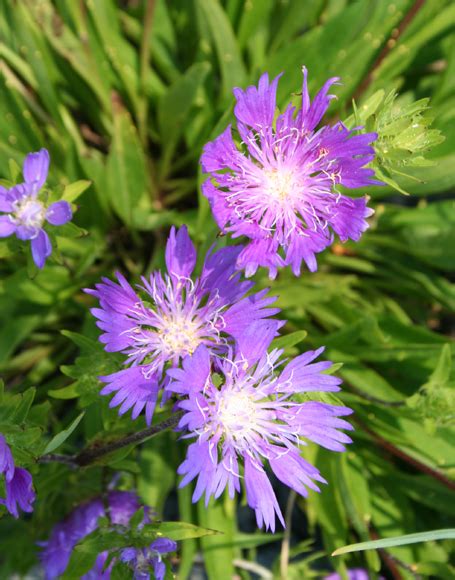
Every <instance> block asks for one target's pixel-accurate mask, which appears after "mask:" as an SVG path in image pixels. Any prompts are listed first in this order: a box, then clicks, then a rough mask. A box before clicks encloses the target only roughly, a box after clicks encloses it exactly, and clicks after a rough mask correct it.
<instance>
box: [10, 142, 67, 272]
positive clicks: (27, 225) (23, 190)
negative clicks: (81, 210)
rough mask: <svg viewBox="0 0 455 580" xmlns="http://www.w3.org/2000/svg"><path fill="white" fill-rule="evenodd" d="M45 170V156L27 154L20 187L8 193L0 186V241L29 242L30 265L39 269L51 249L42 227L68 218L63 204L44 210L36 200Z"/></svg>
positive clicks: (46, 158)
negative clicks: (15, 240)
mask: <svg viewBox="0 0 455 580" xmlns="http://www.w3.org/2000/svg"><path fill="white" fill-rule="evenodd" d="M48 170H49V153H48V152H47V150H46V149H41V150H40V151H38V152H37V153H29V154H28V155H27V157H26V158H25V161H24V166H23V174H24V180H25V181H24V183H21V184H19V185H15V186H14V187H12V188H11V189H5V188H4V187H1V186H0V212H4V214H3V215H0V238H6V237H8V236H11V235H12V234H16V237H17V238H18V239H19V240H30V242H31V247H32V256H33V261H34V262H35V264H36V265H37V266H38V268H42V267H43V266H44V264H45V262H46V259H47V258H48V257H49V256H50V255H51V252H52V246H51V242H50V239H49V236H48V235H47V233H46V231H45V230H44V229H43V226H44V223H45V222H48V223H50V224H51V225H54V226H61V225H63V224H66V223H67V222H69V221H70V220H71V218H72V211H71V206H70V204H69V203H68V202H67V201H63V200H62V201H56V202H55V203H51V204H50V205H49V206H48V207H46V205H45V203H44V202H43V201H41V200H40V199H39V197H38V195H39V192H40V190H41V188H42V187H43V185H44V183H45V181H46V178H47V173H48Z"/></svg>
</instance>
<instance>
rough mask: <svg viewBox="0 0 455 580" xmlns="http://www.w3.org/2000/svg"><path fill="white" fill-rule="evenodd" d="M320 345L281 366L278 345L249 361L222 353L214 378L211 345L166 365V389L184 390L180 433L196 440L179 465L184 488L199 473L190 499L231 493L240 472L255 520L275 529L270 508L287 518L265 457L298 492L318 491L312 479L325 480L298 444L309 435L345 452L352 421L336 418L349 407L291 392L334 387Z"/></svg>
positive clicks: (335, 380) (337, 381)
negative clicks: (172, 365) (174, 365)
mask: <svg viewBox="0 0 455 580" xmlns="http://www.w3.org/2000/svg"><path fill="white" fill-rule="evenodd" d="M323 350H324V349H323V348H320V349H318V350H316V351H310V352H307V353H305V354H302V355H300V356H298V357H297V358H295V359H294V360H292V361H291V362H289V363H288V364H287V365H286V366H285V367H284V368H282V369H280V367H282V366H283V361H280V356H281V354H282V351H280V350H273V351H272V352H271V353H266V354H265V355H263V356H262V358H261V359H260V360H259V361H257V359H256V360H253V361H251V360H250V359H249V358H248V355H245V353H242V356H238V355H237V356H231V357H230V356H226V357H225V358H224V360H223V361H222V362H220V363H219V365H218V366H219V368H218V369H217V375H216V379H215V380H214V379H213V377H212V375H211V365H210V356H209V352H208V350H207V348H206V347H205V346H204V345H202V346H200V347H198V349H197V350H196V352H195V353H194V355H193V356H192V357H191V358H190V357H188V358H187V359H186V360H185V361H184V362H183V369H171V370H169V371H168V374H169V375H170V377H171V378H172V379H173V381H172V382H171V384H170V385H169V389H170V390H171V391H174V392H175V393H177V394H179V395H180V396H181V397H183V398H182V400H181V401H179V403H178V405H179V407H180V409H182V410H184V411H185V414H184V416H183V417H182V419H181V420H180V423H179V427H180V429H182V430H184V433H186V435H185V437H194V438H195V439H196V441H195V442H193V443H192V444H191V445H190V446H189V448H188V452H187V456H186V459H185V461H184V462H183V463H182V464H181V465H180V467H179V469H178V473H179V474H180V475H183V476H184V477H183V480H182V482H181V484H180V486H181V487H183V486H185V485H187V484H188V483H189V482H190V481H192V480H193V479H195V478H197V484H196V488H195V491H194V494H193V501H194V502H196V501H198V500H199V498H200V497H201V496H202V494H203V493H205V501H206V504H207V503H208V501H209V499H210V496H212V495H213V496H214V497H215V498H217V497H219V496H220V495H221V494H222V493H223V491H224V490H225V488H226V487H227V488H228V490H229V495H230V497H234V495H235V492H236V491H237V492H240V481H241V479H243V480H244V482H245V488H246V497H247V502H248V505H249V506H250V507H251V508H253V509H254V510H255V512H256V520H257V524H258V526H259V527H262V525H263V524H265V528H266V529H270V530H272V531H275V514H276V515H277V516H278V518H279V520H280V521H281V523H282V524H283V526H284V520H283V516H282V514H281V511H280V507H279V505H278V502H277V499H276V496H275V493H274V491H273V488H272V485H271V483H270V480H269V478H268V476H267V473H266V471H265V469H264V467H265V465H264V464H265V463H268V465H269V466H270V468H271V470H272V471H273V473H274V474H275V475H276V477H277V478H278V479H279V480H280V481H281V482H282V483H284V484H285V485H287V486H289V487H290V488H292V489H293V490H295V491H296V492H297V493H299V494H300V495H303V496H306V495H307V488H310V489H312V490H315V491H319V488H318V486H317V485H316V483H315V482H322V483H326V482H325V480H324V479H323V478H322V476H321V474H320V473H319V471H318V470H317V469H316V467H314V466H312V465H311V464H309V463H308V462H307V461H305V460H304V459H303V458H302V457H301V455H300V447H301V446H302V445H306V440H308V441H313V442H314V443H317V444H318V445H321V446H322V447H325V448H326V449H330V450H332V451H344V450H345V447H344V445H345V444H346V443H350V442H351V439H350V438H349V437H348V436H347V435H346V434H345V433H343V432H342V431H340V429H345V430H351V429H352V427H351V425H350V424H349V423H348V422H347V421H345V420H343V419H340V417H342V416H344V415H349V414H351V413H352V411H351V409H348V408H347V407H341V406H334V405H329V404H326V403H320V402H316V401H307V402H304V403H302V402H298V401H297V400H295V399H296V397H294V396H295V395H297V394H300V393H307V392H311V391H321V392H325V391H338V390H339V384H340V382H341V380H340V379H338V378H337V377H334V376H332V375H328V374H324V372H323V371H326V370H327V369H328V368H330V366H331V364H332V363H330V362H327V361H326V362H316V363H314V362H313V361H314V360H315V359H316V357H318V356H319V355H320V354H321V353H322V352H323ZM293 399H294V400H293ZM242 466H243V476H242V469H241V468H242Z"/></svg>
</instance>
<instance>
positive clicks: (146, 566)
mask: <svg viewBox="0 0 455 580" xmlns="http://www.w3.org/2000/svg"><path fill="white" fill-rule="evenodd" d="M176 549H177V544H176V542H174V541H173V540H170V539H169V538H158V539H157V540H155V541H154V542H152V543H151V544H150V546H149V547H148V548H142V549H135V548H127V549H126V550H123V551H122V553H121V554H120V559H121V560H122V562H125V563H127V564H129V565H130V566H131V567H132V568H133V570H134V580H149V578H150V567H152V568H153V572H154V575H155V576H154V577H155V579H156V580H163V579H164V575H165V573H166V565H165V564H164V562H163V560H162V556H163V555H165V554H168V553H169V552H175V550H176Z"/></svg>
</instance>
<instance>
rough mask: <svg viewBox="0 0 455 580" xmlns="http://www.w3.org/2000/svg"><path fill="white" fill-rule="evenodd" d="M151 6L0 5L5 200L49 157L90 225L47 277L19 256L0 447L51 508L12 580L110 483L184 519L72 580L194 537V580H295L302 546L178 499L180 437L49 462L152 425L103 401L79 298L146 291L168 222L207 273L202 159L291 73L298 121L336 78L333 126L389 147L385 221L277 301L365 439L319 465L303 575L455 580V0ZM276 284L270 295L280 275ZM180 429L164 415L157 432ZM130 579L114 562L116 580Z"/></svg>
mask: <svg viewBox="0 0 455 580" xmlns="http://www.w3.org/2000/svg"><path fill="white" fill-rule="evenodd" d="M147 4H149V3H148V2H142V1H132V0H131V1H130V0H126V1H124V2H115V1H114V0H87V1H80V2H65V1H64V0H40V1H39V2H38V1H36V0H23V1H21V2H14V1H13V0H6V1H5V2H3V3H0V178H1V181H0V183H1V184H2V185H6V186H7V185H9V184H10V183H16V182H18V181H20V180H21V163H22V161H23V158H24V155H25V154H26V153H28V152H30V151H36V150H38V149H39V148H40V147H46V148H47V149H49V151H50V154H51V167H50V174H49V179H48V183H47V185H46V187H47V189H46V194H47V195H48V196H49V197H48V199H49V200H50V201H54V200H57V199H65V200H67V201H68V202H70V203H71V204H73V208H74V210H75V219H74V221H73V222H72V223H71V224H67V225H66V226H63V227H60V228H52V227H49V229H48V231H49V233H50V235H51V236H52V240H53V243H54V244H56V245H57V246H58V252H55V253H53V256H52V258H51V260H50V261H49V263H48V264H47V265H46V267H45V268H44V270H43V271H41V272H37V271H36V269H32V268H30V269H29V271H27V260H29V258H28V256H29V250H28V247H27V246H26V245H24V244H23V243H21V242H19V241H18V240H16V239H10V238H7V239H1V240H0V313H1V314H0V319H1V324H0V372H1V374H2V378H3V379H4V381H5V384H6V388H5V389H4V390H2V391H1V395H0V433H2V434H4V435H5V438H6V440H7V442H8V444H9V445H10V446H11V448H12V452H13V455H14V459H15V461H16V462H17V463H18V465H21V466H24V467H26V468H27V469H29V470H30V471H31V472H32V474H33V477H34V485H35V488H36V491H37V497H38V500H37V502H36V505H35V511H34V513H33V515H32V516H30V518H29V519H28V520H26V521H25V520H20V521H17V522H16V521H12V520H11V519H10V518H9V517H8V516H7V515H4V514H6V511H5V509H4V508H3V507H0V509H1V514H0V517H1V521H0V536H1V541H2V548H3V549H2V554H1V556H0V561H1V564H0V569H1V571H2V577H5V578H7V577H10V576H13V574H17V573H19V574H21V575H23V576H25V575H26V574H27V573H29V571H30V569H31V568H32V567H33V566H36V565H37V550H36V549H35V546H36V542H37V541H39V540H43V539H45V538H47V537H48V536H49V532H50V529H51V528H52V526H53V525H55V524H56V523H57V522H58V521H61V520H62V519H64V518H65V517H66V516H67V515H68V514H69V513H70V512H71V510H72V509H73V508H74V506H76V505H78V504H80V503H81V502H83V501H85V500H87V499H89V498H93V497H95V496H100V495H102V493H103V492H104V491H105V490H106V487H107V486H108V485H109V483H110V482H111V481H112V480H113V479H115V481H116V482H117V484H118V486H119V488H121V489H133V488H134V489H138V492H139V494H140V496H141V499H142V500H143V502H144V503H145V504H146V505H150V506H151V507H152V508H154V509H155V510H156V512H157V514H158V517H159V518H160V519H163V520H164V519H165V517H166V518H167V515H165V514H167V513H168V511H169V513H172V516H171V518H172V519H179V520H180V521H179V523H174V522H167V521H162V522H160V521H159V522H158V523H152V524H147V525H146V526H145V527H144V528H142V530H138V529H137V528H134V531H133V532H131V530H130V531H126V530H123V529H122V530H120V529H112V528H111V527H109V526H108V525H107V524H106V525H102V526H101V527H100V529H99V530H98V531H96V532H94V533H93V534H91V535H90V536H88V537H87V538H86V539H85V540H84V541H82V542H81V543H79V544H78V546H77V548H76V549H75V551H74V552H73V555H72V559H71V563H70V567H69V568H68V570H67V572H66V576H65V577H67V578H76V577H80V576H81V575H82V574H84V573H85V572H86V571H87V570H89V569H90V568H91V566H92V565H93V562H94V560H95V558H96V555H97V554H98V553H99V550H100V549H109V550H111V551H112V553H118V551H119V550H121V549H122V548H123V547H126V546H130V545H146V544H147V543H150V542H151V541H152V540H153V539H155V538H156V537H158V535H159V534H162V536H164V537H172V538H174V539H176V540H178V541H179V552H178V555H177V556H176V557H175V558H173V560H172V567H173V569H174V571H177V570H178V573H179V577H181V578H182V579H184V578H190V577H191V576H190V575H191V572H192V570H193V571H194V570H197V568H198V567H199V568H200V567H201V566H203V567H204V570H205V572H206V573H207V575H208V577H209V578H210V580H212V579H214V580H217V579H218V578H228V577H231V576H234V575H238V576H239V577H241V578H242V580H243V579H245V580H246V579H247V578H249V577H252V574H253V573H254V571H256V572H258V570H259V573H261V572H262V574H264V570H263V569H261V568H259V569H258V568H257V566H258V565H259V566H261V565H263V562H266V564H265V566H266V567H267V568H270V569H271V570H272V572H270V571H269V570H266V571H265V573H269V572H270V574H271V575H272V574H274V575H275V577H277V578H278V577H280V574H281V572H280V570H281V565H282V562H281V561H280V550H281V547H282V544H283V545H286V542H287V539H286V537H285V535H283V534H282V533H278V534H275V536H272V535H270V534H264V533H261V532H258V531H254V533H253V530H254V527H253V526H254V524H252V523H251V521H250V520H249V512H248V515H246V514H247V509H246V507H245V506H244V505H242V500H239V502H238V504H236V503H235V502H231V501H230V500H229V499H226V498H224V497H223V498H220V499H219V500H218V501H217V502H213V501H212V502H211V503H209V505H208V507H207V508H206V507H205V506H204V505H203V503H201V502H199V503H198V504H197V505H196V506H195V505H193V504H192V502H191V495H192V491H193V487H192V485H190V486H187V487H185V488H183V489H177V491H176V488H177V485H178V483H179V480H180V477H179V476H177V475H176V470H177V467H178V465H179V464H180V463H181V461H182V460H183V456H184V455H183V454H184V449H185V442H182V441H177V435H176V434H175V433H173V432H171V431H167V432H165V433H161V434H160V435H159V436H157V437H155V438H153V439H150V440H148V441H147V442H146V443H145V444H144V445H142V446H134V445H129V446H127V447H125V448H123V449H120V450H117V451H115V452H114V453H111V454H109V455H107V456H104V457H103V458H102V459H100V460H99V461H98V463H96V464H92V465H90V466H87V467H84V468H80V469H71V468H70V467H68V466H67V465H61V464H57V463H53V462H46V463H39V462H38V460H39V458H40V457H41V456H42V455H43V454H45V453H54V452H58V453H64V454H68V455H76V454H77V453H78V452H80V451H81V450H82V449H83V448H85V447H86V446H87V445H90V446H91V447H95V448H96V446H98V445H102V444H104V443H106V442H112V441H114V440H116V439H117V438H118V437H120V436H123V435H125V434H129V433H131V432H135V431H138V430H140V429H143V428H144V427H145V423H144V421H143V419H142V418H140V419H138V420H137V422H132V421H131V420H130V418H129V417H128V416H126V415H125V416H124V417H118V415H117V412H116V410H111V409H109V406H108V402H109V401H108V398H107V397H100V396H99V391H100V388H101V383H100V381H99V379H98V377H99V376H101V375H105V374H109V373H111V372H115V371H116V370H119V369H120V368H121V361H122V360H123V358H122V356H118V355H116V354H112V353H106V352H105V351H104V350H103V348H102V345H101V344H100V343H99V341H98V340H97V336H98V329H97V328H96V327H95V325H94V323H93V320H92V317H91V315H90V313H89V309H90V308H91V307H93V305H94V301H93V299H92V298H91V297H90V296H88V295H86V294H84V293H83V292H82V291H81V290H82V289H83V288H89V287H91V288H92V287H93V286H94V284H96V283H97V282H98V281H99V280H100V278H101V277H102V276H108V277H111V276H112V272H113V271H115V270H119V271H121V272H123V273H124V274H125V275H126V276H127V277H129V278H130V279H131V280H133V281H138V279H139V276H140V275H141V274H143V273H148V272H150V271H151V270H152V269H154V268H159V267H161V266H162V264H163V245H164V241H165V239H166V237H167V232H168V229H169V226H170V225H181V224H182V223H186V224H188V227H189V229H190V233H191V234H192V237H193V239H195V241H196V242H197V244H198V250H199V254H202V253H203V252H204V251H205V250H206V249H207V248H208V247H209V246H210V245H211V244H212V243H213V240H214V237H215V235H216V233H217V230H216V227H215V225H214V222H213V219H212V217H211V214H210V209H209V207H208V204H207V202H206V200H205V199H204V198H202V196H201V194H200V191H199V189H198V187H199V185H200V183H201V181H202V179H203V177H202V176H201V173H200V170H199V169H198V160H199V157H200V153H201V149H202V147H203V145H204V143H205V142H206V141H207V140H209V139H210V138H213V137H214V136H216V135H217V134H219V133H220V132H221V131H222V130H224V128H225V127H226V125H227V124H228V123H229V122H231V120H232V107H233V102H234V100H233V96H232V88H233V87H235V86H242V87H245V86H246V85H247V84H249V83H255V82H256V81H257V79H258V77H259V75H260V74H261V73H262V72H264V71H268V72H269V73H270V74H271V75H275V74H278V73H280V72H284V75H283V78H282V81H281V84H280V89H279V94H278V104H279V106H280V107H281V108H283V107H284V106H285V105H286V104H287V102H288V101H289V100H290V99H292V101H293V102H294V103H295V104H298V103H299V99H300V95H299V91H300V90H301V84H302V75H301V67H302V65H306V66H307V68H308V70H309V84H310V92H311V94H312V95H314V93H315V91H316V90H317V89H318V88H319V87H320V86H321V85H322V83H323V82H325V80H326V79H327V78H328V77H329V76H340V77H341V83H342V84H340V85H339V86H336V87H334V89H333V92H335V93H336V95H337V97H338V98H337V99H334V100H333V101H332V102H331V105H330V109H329V118H330V120H331V121H333V122H334V121H335V120H340V119H341V120H342V121H344V122H345V123H346V124H347V125H348V126H350V127H354V126H358V125H363V126H364V127H365V130H367V131H377V132H378V140H377V142H376V144H375V147H376V153H377V157H376V160H375V162H374V164H373V167H374V169H375V170H376V173H377V175H378V177H379V178H380V179H381V180H382V181H384V182H385V183H386V185H385V186H383V187H375V188H371V190H370V191H369V192H368V193H369V195H370V196H371V200H370V204H371V206H372V207H374V209H375V215H374V216H373V217H372V218H371V227H370V229H369V230H368V231H367V232H366V233H365V234H364V235H363V237H362V239H361V241H360V242H359V243H356V244H354V243H348V244H343V245H342V244H339V243H335V244H334V245H333V246H332V248H331V249H330V250H327V251H326V252H325V253H324V254H322V255H320V258H319V269H318V272H317V273H315V274H311V275H310V274H309V273H308V272H304V273H303V274H302V276H301V277H300V278H297V279H296V278H294V277H292V276H291V274H289V273H288V272H280V274H279V276H278V278H277V280H276V281H275V282H274V283H273V284H272V293H273V294H274V295H277V296H278V305H279V307H280V308H281V309H282V316H283V318H285V319H286V320H287V325H286V327H285V328H284V333H283V336H281V337H280V338H277V339H276V340H275V341H274V345H273V346H274V347H276V348H282V349H284V350H285V356H287V357H292V356H295V355H296V354H298V353H300V352H304V351H306V350H309V349H313V348H318V347H320V346H321V345H325V346H326V351H325V356H326V357H327V358H328V359H330V360H332V361H333V362H334V366H333V367H332V369H331V370H330V372H336V373H337V374H338V375H339V376H341V377H342V378H343V381H344V384H343V390H342V391H341V392H340V393H337V395H336V397H333V399H332V398H331V399H330V400H331V402H336V403H337V404H346V405H349V406H350V407H352V408H353V409H354V414H353V416H352V422H353V424H354V426H355V431H354V433H353V440H354V443H353V445H352V446H351V447H350V449H349V451H348V452H347V453H345V454H335V453H330V452H327V451H324V450H318V449H317V448H316V446H314V445H308V447H306V448H305V449H303V450H302V453H303V454H304V457H305V458H306V459H307V460H308V461H310V462H314V464H315V465H316V466H317V467H318V468H319V469H320V470H321V472H322V474H323V476H324V477H325V479H326V480H327V483H328V485H323V486H321V487H322V492H321V494H317V493H315V492H309V496H308V498H299V499H298V500H297V502H296V505H295V508H294V518H293V521H292V528H291V532H290V536H291V545H290V551H289V562H288V568H287V574H288V576H287V577H288V578H289V579H293V578H295V579H298V578H321V577H323V576H324V574H326V573H329V571H332V570H333V569H336V570H337V571H338V572H339V573H340V574H342V575H343V574H345V573H346V570H347V569H348V568H353V567H364V568H368V570H369V571H370V575H371V577H374V575H375V574H381V575H391V572H390V569H389V566H390V565H391V561H392V560H391V559H390V558H388V557H387V556H388V555H390V556H392V558H393V562H395V564H393V565H392V567H393V566H397V567H398V569H399V571H400V573H402V574H403V577H405V578H408V577H410V576H409V569H410V567H411V569H412V570H413V571H415V573H417V574H419V575H421V576H423V577H437V578H452V577H453V568H452V567H451V562H450V559H449V548H450V546H449V541H448V539H447V538H448V536H447V534H446V531H447V529H449V527H450V525H451V524H450V521H451V518H452V517H453V515H454V513H453V512H454V508H453V498H452V495H451V494H453V491H452V488H451V485H452V484H451V478H453V476H454V475H455V471H454V464H453V417H454V407H455V398H454V381H455V375H454V368H455V367H454V365H453V363H452V359H453V357H454V353H455V348H454V344H453V313H454V311H455V288H454V284H453V274H454V271H455V253H454V252H455V250H454V248H455V238H454V232H455V223H454V202H453V200H452V199H451V198H450V194H451V193H453V189H454V187H455V174H454V171H453V167H454V166H455V153H454V151H455V132H454V131H453V124H454V111H455V80H454V79H455V42H454V38H453V23H454V18H455V8H454V5H453V3H452V2H449V1H448V0H427V1H426V2H412V1H411V0H394V1H393V2H392V1H389V0H387V1H384V0H374V1H370V0H356V1H351V0H327V1H322V0H321V1H320V0H317V1H313V2H301V0H286V1H281V0H248V1H246V2H243V1H240V0H193V1H191V2H188V1H187V0H173V1H172V2H170V1H169V2H168V1H166V0H156V2H154V3H153V2H152V3H151V4H154V11H153V14H152V20H151V22H150V30H149V29H148V28H147V27H146V26H145V22H146V6H147ZM353 102H354V103H355V104H354V106H353V105H352V103H353ZM444 137H445V140H443V138H444ZM397 191H399V192H402V193H408V194H410V196H409V197H402V196H398V195H397V194H396V192H397ZM359 193H362V194H363V193H365V192H359ZM222 243H225V242H224V241H223V242H222ZM227 243H230V242H227ZM257 281H258V284H259V285H261V286H263V287H265V286H268V285H270V281H269V280H267V279H265V276H264V275H263V273H260V274H259V275H258V277H257ZM62 329H68V330H67V331H62ZM165 413H166V410H164V409H158V408H157V412H156V421H157V422H158V421H160V420H161V419H162V418H163V417H165V416H166V414H165ZM154 421H155V419H154ZM277 489H278V490H279V491H280V494H279V495H280V502H281V503H282V506H283V508H285V503H286V501H287V495H286V494H284V493H282V492H283V489H282V488H280V487H279V486H277ZM2 493H3V491H2V490H0V495H1V494H2ZM177 511H178V515H177V514H176V512H177ZM426 530H442V532H443V534H446V535H445V536H444V535H442V536H441V538H446V539H442V540H441V541H438V542H433V541H432V540H434V539H436V537H435V536H434V534H435V533H436V532H427V531H426ZM215 532H220V533H215ZM431 534H433V536H431ZM409 535H412V536H413V537H414V538H417V540H416V541H418V542H419V543H415V544H410V543H409V537H408V536H409ZM377 538H379V540H378V541H379V542H382V543H381V544H380V545H379V546H378V545H377V542H376V543H375V540H376V539H377ZM420 540H430V542H429V543H425V542H420ZM358 542H361V543H360V544H355V545H357V547H356V548H354V547H353V546H351V544H352V543H358ZM342 546H346V547H345V548H342ZM359 546H363V549H365V550H367V551H365V552H357V550H358V549H360V548H359ZM376 547H381V548H382V550H381V551H379V552H376V551H373V550H370V549H369V548H376ZM334 550H336V553H340V554H343V555H342V556H341V557H339V558H338V557H337V558H333V557H331V555H330V554H331V553H332V552H333V551H334ZM348 552H349V553H348ZM351 552H352V553H351ZM264 556H266V557H264ZM273 558H275V560H274V561H272V560H273ZM201 562H202V563H201ZM169 568H170V565H169V564H168V569H169ZM199 571H200V570H199ZM392 573H394V572H392ZM128 574H130V570H129V569H126V568H125V567H124V566H123V565H122V564H119V563H117V564H116V565H115V567H114V568H113V571H112V576H111V577H112V578H128V577H129V576H128ZM169 574H170V573H169ZM169 577H170V576H169ZM264 577H266V576H265V575H264Z"/></svg>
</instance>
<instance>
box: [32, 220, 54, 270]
mask: <svg viewBox="0 0 455 580" xmlns="http://www.w3.org/2000/svg"><path fill="white" fill-rule="evenodd" d="M31 244H32V256H33V261H34V262H35V264H36V265H37V267H38V268H40V269H41V268H43V266H44V264H45V263H46V259H47V258H48V257H49V256H50V255H51V253H52V245H51V241H50V239H49V236H48V235H47V233H46V232H45V231H44V230H40V232H39V234H38V235H37V236H36V238H33V239H32V242H31Z"/></svg>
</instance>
